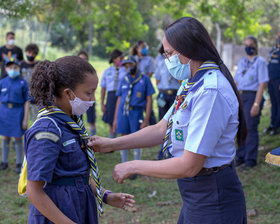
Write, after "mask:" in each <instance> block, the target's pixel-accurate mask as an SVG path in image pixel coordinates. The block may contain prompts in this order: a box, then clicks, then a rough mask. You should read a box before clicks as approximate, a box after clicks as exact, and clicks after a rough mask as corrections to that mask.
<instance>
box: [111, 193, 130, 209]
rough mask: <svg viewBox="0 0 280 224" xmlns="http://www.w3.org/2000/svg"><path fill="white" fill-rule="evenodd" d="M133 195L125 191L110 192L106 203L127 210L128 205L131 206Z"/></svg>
mask: <svg viewBox="0 0 280 224" xmlns="http://www.w3.org/2000/svg"><path fill="white" fill-rule="evenodd" d="M133 199H134V196H133V195H131V194H125V193H110V194H108V197H107V204H108V205H111V206H113V207H116V208H122V209H124V210H127V208H128V207H131V208H132V207H133V206H134V204H135V201H134V200H133Z"/></svg>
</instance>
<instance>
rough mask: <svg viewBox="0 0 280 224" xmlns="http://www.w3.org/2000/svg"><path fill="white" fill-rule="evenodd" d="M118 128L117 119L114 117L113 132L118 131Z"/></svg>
mask: <svg viewBox="0 0 280 224" xmlns="http://www.w3.org/2000/svg"><path fill="white" fill-rule="evenodd" d="M116 130H117V119H114V121H113V132H114V133H116Z"/></svg>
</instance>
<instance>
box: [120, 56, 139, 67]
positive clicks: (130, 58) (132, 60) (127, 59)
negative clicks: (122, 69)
mask: <svg viewBox="0 0 280 224" xmlns="http://www.w3.org/2000/svg"><path fill="white" fill-rule="evenodd" d="M126 63H131V64H133V63H136V60H135V58H134V56H132V55H128V56H125V57H124V58H123V60H122V64H123V65H124V64H126Z"/></svg>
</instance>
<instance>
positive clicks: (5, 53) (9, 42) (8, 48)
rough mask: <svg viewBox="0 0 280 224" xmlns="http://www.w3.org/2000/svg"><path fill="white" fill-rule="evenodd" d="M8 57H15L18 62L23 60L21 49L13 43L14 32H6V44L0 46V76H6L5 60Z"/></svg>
mask: <svg viewBox="0 0 280 224" xmlns="http://www.w3.org/2000/svg"><path fill="white" fill-rule="evenodd" d="M9 58H16V59H17V60H18V61H19V62H21V61H22V60H23V53H22V49H21V48H19V47H18V46H16V45H15V33H14V32H8V33H7V34H6V45H4V46H2V47H1V48H0V63H1V78H0V79H3V78H5V77H6V76H7V74H6V72H5V61H8V60H9Z"/></svg>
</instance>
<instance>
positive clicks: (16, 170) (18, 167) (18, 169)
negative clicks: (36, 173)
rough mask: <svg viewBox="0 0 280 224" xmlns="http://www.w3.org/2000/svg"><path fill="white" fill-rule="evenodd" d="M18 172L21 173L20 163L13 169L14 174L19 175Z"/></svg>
mask: <svg viewBox="0 0 280 224" xmlns="http://www.w3.org/2000/svg"><path fill="white" fill-rule="evenodd" d="M20 171H21V163H19V164H17V165H16V169H15V172H16V173H20Z"/></svg>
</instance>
